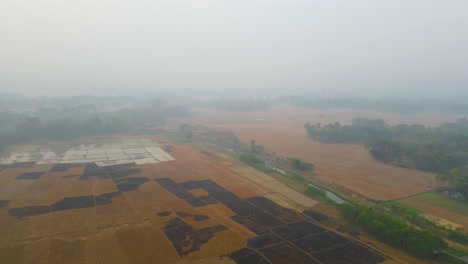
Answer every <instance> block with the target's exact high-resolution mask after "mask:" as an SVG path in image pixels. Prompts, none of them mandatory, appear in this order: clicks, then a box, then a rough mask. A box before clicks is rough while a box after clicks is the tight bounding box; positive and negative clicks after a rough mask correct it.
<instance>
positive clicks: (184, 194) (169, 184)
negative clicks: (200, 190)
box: [155, 178, 195, 200]
mask: <svg viewBox="0 0 468 264" xmlns="http://www.w3.org/2000/svg"><path fill="white" fill-rule="evenodd" d="M155 181H156V182H157V183H159V184H160V185H161V186H162V187H163V188H164V189H166V190H167V191H169V192H170V193H172V194H173V195H175V196H177V198H180V199H183V200H185V199H188V198H193V197H195V196H193V194H191V193H190V192H188V191H187V190H185V189H184V188H182V187H181V186H180V185H179V184H177V183H176V182H175V181H173V180H171V179H169V178H160V179H155Z"/></svg>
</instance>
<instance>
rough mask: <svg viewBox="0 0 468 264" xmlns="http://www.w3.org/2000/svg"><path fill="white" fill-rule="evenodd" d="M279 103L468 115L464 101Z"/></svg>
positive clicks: (301, 99) (300, 98) (302, 99)
mask: <svg viewBox="0 0 468 264" xmlns="http://www.w3.org/2000/svg"><path fill="white" fill-rule="evenodd" d="M280 101H281V102H286V103H289V104H292V105H297V106H303V107H310V108H318V109H331V108H344V109H369V110H374V111H380V112H389V113H401V114H413V113H421V112H434V111H435V112H439V113H457V114H468V103H467V101H466V100H464V99H460V98H458V99H427V98H424V99H410V98H390V97H388V98H379V99H373V98H368V97H344V98H317V97H310V96H304V95H295V96H282V97H281V98H280Z"/></svg>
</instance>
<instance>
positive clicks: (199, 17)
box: [0, 0, 468, 96]
mask: <svg viewBox="0 0 468 264" xmlns="http://www.w3.org/2000/svg"><path fill="white" fill-rule="evenodd" d="M0 36H1V37H0V38H1V39H0V92H22V93H25V94H28V95H42V94H49V95H56V94H59V95H67V94H73V95H76V94H103V93H107V92H109V93H112V94H115V93H121V92H129V91H136V92H137V91H153V90H163V91H170V90H192V91H193V90H221V89H231V90H232V89H241V90H246V91H249V90H253V89H256V90H263V91H268V90H285V91H294V90H297V91H311V92H315V93H324V94H342V95H349V94H360V95H362V94H369V95H380V94H384V95H396V94H400V93H403V92H411V93H413V94H417V93H423V94H424V95H426V96H427V95H430V94H432V95H454V94H457V93H462V94H464V95H468V1H466V0H446V1H441V0H378V1H376V0H354V1H344V0H326V1H318V0H303V1H299V0H232V1H231V0H164V1H163V0H77V1H68V0H41V1H38V0H1V1H0Z"/></svg>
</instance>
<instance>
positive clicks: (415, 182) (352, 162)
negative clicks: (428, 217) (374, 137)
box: [167, 105, 461, 200]
mask: <svg viewBox="0 0 468 264" xmlns="http://www.w3.org/2000/svg"><path fill="white" fill-rule="evenodd" d="M355 117H366V118H382V119H384V120H385V121H386V122H388V123H390V124H399V123H405V124H413V123H420V124H424V125H428V126H436V125H439V124H441V123H443V122H447V121H454V120H456V119H457V118H460V117H461V116H459V115H448V114H433V113H419V114H413V115H402V114H390V113H375V112H371V111H366V110H350V109H331V110H320V109H306V108H300V107H292V106H284V105H283V106H276V107H274V108H272V109H271V110H269V111H261V112H221V111H216V110H212V109H198V110H197V116H195V117H194V118H190V119H188V118H187V119H181V120H177V122H175V121H172V123H170V124H169V125H168V126H167V127H169V128H170V127H172V128H175V127H177V126H178V125H179V124H180V123H187V124H197V125H199V124H202V125H206V126H208V127H212V128H216V129H218V130H221V131H233V132H234V133H235V134H236V135H237V136H238V137H239V138H240V140H241V141H242V142H243V143H245V144H249V142H250V140H252V139H255V140H256V141H257V143H258V144H261V145H263V146H265V147H266V149H267V150H268V151H270V152H273V153H275V154H276V155H279V156H282V157H294V158H300V159H302V160H305V161H308V162H313V163H314V165H315V171H316V173H317V174H318V178H319V179H321V180H322V181H323V182H324V183H326V184H330V186H332V185H340V186H344V187H345V188H347V189H349V190H351V191H353V192H355V193H357V194H360V195H363V196H365V197H368V198H371V199H375V200H390V199H398V198H402V197H407V196H410V195H415V194H418V193H422V192H425V191H427V190H429V189H431V186H433V184H434V183H435V178H434V177H435V174H433V173H428V172H421V171H417V170H413V169H404V168H398V167H394V166H390V165H386V164H383V163H381V162H379V161H376V160H375V159H373V158H372V156H371V155H370V154H369V152H368V150H367V149H366V148H365V147H363V146H359V145H351V144H323V143H318V142H315V141H313V140H310V139H309V138H308V137H307V133H306V131H305V130H304V126H303V125H304V123H306V122H311V123H318V122H321V123H323V124H326V123H330V122H332V123H333V122H340V123H342V124H349V123H350V122H351V120H352V119H353V118H355Z"/></svg>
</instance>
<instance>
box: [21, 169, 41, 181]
mask: <svg viewBox="0 0 468 264" xmlns="http://www.w3.org/2000/svg"><path fill="white" fill-rule="evenodd" d="M45 173H46V172H45V171H41V172H39V171H35V172H25V173H23V174H21V175H20V176H18V177H16V179H17V180H35V179H39V178H40V177H41V176H42V175H44V174H45Z"/></svg>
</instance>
